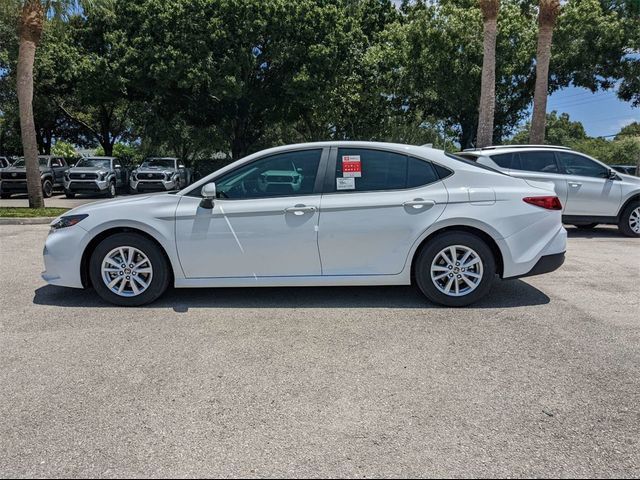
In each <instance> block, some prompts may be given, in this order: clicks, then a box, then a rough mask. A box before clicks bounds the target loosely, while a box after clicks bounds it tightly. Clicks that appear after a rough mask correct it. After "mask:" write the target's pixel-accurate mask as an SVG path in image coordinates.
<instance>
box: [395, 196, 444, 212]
mask: <svg viewBox="0 0 640 480" xmlns="http://www.w3.org/2000/svg"><path fill="white" fill-rule="evenodd" d="M435 204H436V202H434V201H433V200H423V199H422V198H416V199H414V200H410V201H408V202H404V203H403V204H402V206H403V207H412V208H415V209H416V210H419V209H421V208H423V209H425V210H428V209H430V208H431V207H433V206H434V205H435Z"/></svg>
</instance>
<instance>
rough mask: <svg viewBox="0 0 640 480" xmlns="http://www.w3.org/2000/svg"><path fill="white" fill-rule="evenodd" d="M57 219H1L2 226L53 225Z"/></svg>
mask: <svg viewBox="0 0 640 480" xmlns="http://www.w3.org/2000/svg"><path fill="white" fill-rule="evenodd" d="M55 218H57V217H33V218H18V217H4V218H0V225H45V224H49V223H51V222H52V221H53V220H54V219H55Z"/></svg>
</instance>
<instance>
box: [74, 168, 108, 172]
mask: <svg viewBox="0 0 640 480" xmlns="http://www.w3.org/2000/svg"><path fill="white" fill-rule="evenodd" d="M108 170H109V169H108V168H105V167H72V168H70V169H69V172H74V173H96V172H99V171H103V172H106V171H108Z"/></svg>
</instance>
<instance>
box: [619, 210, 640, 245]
mask: <svg viewBox="0 0 640 480" xmlns="http://www.w3.org/2000/svg"><path fill="white" fill-rule="evenodd" d="M618 228H619V229H620V231H621V232H622V233H623V234H624V235H626V236H627V237H640V202H633V203H631V205H628V206H627V208H625V209H624V211H623V212H622V215H620V220H619V221H618Z"/></svg>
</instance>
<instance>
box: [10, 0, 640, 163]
mask: <svg viewBox="0 0 640 480" xmlns="http://www.w3.org/2000/svg"><path fill="white" fill-rule="evenodd" d="M17 3H18V2H17V1H12V2H9V4H11V8H9V7H6V8H3V7H2V6H0V119H1V121H0V150H1V151H6V152H9V151H11V152H14V151H15V150H19V149H20V148H21V147H20V141H19V138H18V141H16V132H17V129H16V125H17V114H16V106H15V105H16V101H15V61H16V56H17V42H16V31H15V22H14V20H15V15H16V10H15V8H14V7H15V5H17ZM70 3H74V4H77V2H61V3H60V4H61V5H62V4H66V5H69V4H70ZM84 3H85V5H84V7H85V8H84V9H82V10H78V9H70V10H67V11H66V15H57V16H55V15H54V16H52V17H51V18H50V19H49V20H48V21H47V23H46V26H45V32H44V36H43V39H42V42H41V44H40V45H39V48H38V51H37V57H36V65H35V87H36V88H35V96H34V112H35V120H36V129H37V133H38V142H39V147H40V151H41V152H42V153H47V152H48V149H50V147H51V145H52V143H53V139H54V138H55V139H62V140H64V141H67V142H70V143H72V144H75V145H78V146H86V147H89V146H95V145H97V144H99V145H101V147H102V150H103V151H104V152H107V153H114V154H117V151H118V148H122V147H118V145H119V144H121V145H130V144H135V145H139V147H135V148H136V152H135V155H137V157H136V158H140V157H141V156H142V155H159V154H163V155H175V156H178V157H180V158H182V159H183V160H184V161H185V162H187V163H190V164H195V163H196V162H197V161H198V160H199V159H203V158H211V157H214V156H219V157H225V156H226V157H230V156H232V157H234V158H237V157H240V156H243V155H245V154H247V153H250V152H253V151H255V150H258V149H261V148H264V147H268V146H273V145H277V144H282V143H291V142H296V141H313V140H325V139H363V140H384V141H398V142H407V143H419V144H422V143H434V144H436V145H437V146H443V145H446V144H447V142H448V145H451V142H452V139H455V141H456V142H457V143H458V144H459V145H460V146H462V147H467V146H471V145H473V143H474V137H475V133H476V130H477V121H478V119H477V115H478V112H477V109H478V104H479V94H480V91H479V90H480V75H481V65H482V19H481V14H480V10H479V8H478V2H477V0H439V1H438V2H431V1H427V0H416V1H413V2H403V3H402V5H401V6H400V7H399V8H396V6H394V3H397V2H392V1H391V0H358V1H354V0H326V1H321V0H294V1H292V0H139V1H135V2H131V1H129V0H112V1H104V0H103V1H100V2H97V1H92V2H84ZM0 4H1V5H3V6H6V5H8V4H7V3H6V2H4V3H3V2H0ZM536 7H537V1H534V0H502V2H501V9H500V13H499V17H498V38H497V45H496V57H497V64H496V79H497V84H496V112H495V122H494V143H500V142H501V141H502V140H503V139H505V138H508V137H509V136H510V135H511V134H512V133H513V132H514V131H515V130H516V129H517V128H518V126H519V125H520V124H521V123H522V122H523V121H524V120H525V119H526V117H527V115H528V109H529V107H530V104H531V100H532V96H533V87H534V72H535V64H534V57H535V48H536V35H537V24H536ZM11 19H14V20H11ZM639 50H640V24H639V23H638V15H636V14H634V12H633V11H632V10H630V9H629V8H628V4H627V2H624V1H617V0H616V1H613V0H572V1H569V2H564V3H563V12H562V14H561V16H560V18H559V20H558V24H557V28H556V32H555V34H554V45H553V49H552V54H553V56H552V61H551V78H550V83H549V88H550V91H551V92H553V91H555V90H557V89H559V88H562V87H565V86H568V85H578V86H583V87H586V88H589V89H591V90H593V91H595V90H598V89H603V88H609V87H611V86H612V85H613V84H614V83H615V84H616V85H619V95H620V97H621V98H624V99H627V100H630V101H638V98H640V97H638V95H640V83H638V82H639V80H638V78H640V75H639V74H638V73H639V72H640V71H639V70H638V69H639V68H640V57H638V55H633V54H631V55H630V54H629V52H637V51H639ZM551 121H552V123H553V122H555V123H557V125H555V124H554V125H552V126H551V127H550V129H549V130H550V134H551V135H552V136H551V137H550V138H551V139H552V140H553V143H566V142H567V141H568V140H567V139H573V140H571V141H586V140H588V139H586V135H583V136H582V137H581V135H580V132H579V131H571V130H572V128H574V127H575V126H574V127H572V126H571V122H569V120H568V119H564V118H563V117H562V116H561V115H560V116H558V115H556V118H555V119H552V120H551ZM567 122H568V123H567ZM18 133H19V132H18ZM582 133H583V134H584V131H583V132H582ZM554 135H556V136H554ZM625 136H626V135H625ZM517 138H518V137H516V139H517ZM585 139H586V140H585ZM609 143H611V142H609ZM593 148H595V147H593ZM112 150H113V152H112ZM15 153H18V152H17V151H16V152H15ZM128 154H129V155H130V156H131V157H132V158H133V156H134V154H133V153H132V152H129V153H128Z"/></svg>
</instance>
